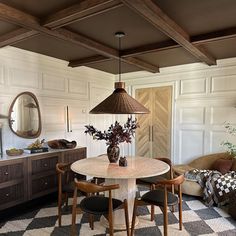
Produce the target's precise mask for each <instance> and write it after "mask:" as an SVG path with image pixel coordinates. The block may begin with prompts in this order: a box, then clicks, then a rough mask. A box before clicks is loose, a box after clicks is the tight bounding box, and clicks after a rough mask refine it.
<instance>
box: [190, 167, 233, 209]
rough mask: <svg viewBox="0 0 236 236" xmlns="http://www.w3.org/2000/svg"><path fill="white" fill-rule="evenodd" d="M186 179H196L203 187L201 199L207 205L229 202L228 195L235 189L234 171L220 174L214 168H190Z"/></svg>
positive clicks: (219, 204)
mask: <svg viewBox="0 0 236 236" xmlns="http://www.w3.org/2000/svg"><path fill="white" fill-rule="evenodd" d="M185 178H186V179H192V180H194V179H195V180H196V181H197V182H198V183H199V184H200V186H201V187H202V188H203V200H204V202H205V204H206V205H207V206H212V205H213V204H216V205H218V206H221V205H224V204H226V203H228V202H229V198H230V195H231V194H232V192H233V191H235V190H236V171H230V172H228V173H226V174H225V175H222V174H221V173H220V172H219V171H215V170H198V169H194V170H190V171H187V172H186V173H185Z"/></svg>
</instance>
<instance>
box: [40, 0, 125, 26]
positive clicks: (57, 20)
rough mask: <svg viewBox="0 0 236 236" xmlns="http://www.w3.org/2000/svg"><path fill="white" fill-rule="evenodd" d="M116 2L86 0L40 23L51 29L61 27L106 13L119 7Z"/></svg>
mask: <svg viewBox="0 0 236 236" xmlns="http://www.w3.org/2000/svg"><path fill="white" fill-rule="evenodd" d="M122 5H123V3H122V2H120V1H118V0H86V1H80V2H79V3H77V4H75V5H72V6H70V7H68V8H66V9H63V10H61V11H58V12H56V13H54V14H52V15H50V16H48V17H47V18H46V19H45V20H44V21H43V22H42V23H43V25H44V26H46V27H49V28H51V29H56V28H58V27H62V26H65V25H68V24H71V23H73V22H76V21H78V20H82V19H85V18H87V17H91V16H94V15H97V14H101V13H104V12H106V11H109V10H112V9H115V8H117V7H121V6H122Z"/></svg>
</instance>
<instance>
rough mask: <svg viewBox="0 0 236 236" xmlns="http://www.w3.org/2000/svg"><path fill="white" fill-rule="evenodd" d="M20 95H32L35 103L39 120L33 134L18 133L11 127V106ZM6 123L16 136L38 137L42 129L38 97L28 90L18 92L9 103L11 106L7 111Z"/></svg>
mask: <svg viewBox="0 0 236 236" xmlns="http://www.w3.org/2000/svg"><path fill="white" fill-rule="evenodd" d="M22 95H28V96H30V97H32V98H33V100H34V102H35V104H36V107H37V110H38V119H39V120H38V122H39V124H38V130H37V132H36V133H35V134H33V135H27V134H19V133H17V132H16V131H15V130H14V129H13V128H12V112H13V107H14V105H15V102H16V100H17V99H18V98H19V97H20V96H22ZM8 123H9V127H10V129H11V131H12V132H13V133H14V134H15V135H17V136H19V137H21V138H27V139H33V138H37V137H39V135H40V134H41V131H42V121H41V113H40V108H39V103H38V99H37V98H36V96H35V95H34V94H33V93H31V92H28V91H27V92H22V93H20V94H18V95H17V96H16V97H15V99H14V100H13V102H12V103H11V106H10V109H9V113H8Z"/></svg>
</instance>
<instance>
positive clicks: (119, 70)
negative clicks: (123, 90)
mask: <svg viewBox="0 0 236 236" xmlns="http://www.w3.org/2000/svg"><path fill="white" fill-rule="evenodd" d="M120 50H121V37H119V69H118V72H119V82H121V56H120Z"/></svg>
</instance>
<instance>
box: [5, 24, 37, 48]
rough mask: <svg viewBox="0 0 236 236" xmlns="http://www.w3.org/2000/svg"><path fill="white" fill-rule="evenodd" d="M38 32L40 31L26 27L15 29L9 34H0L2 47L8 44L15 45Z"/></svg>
mask: <svg viewBox="0 0 236 236" xmlns="http://www.w3.org/2000/svg"><path fill="white" fill-rule="evenodd" d="M38 34H39V33H38V32H37V31H35V30H29V29H25V28H20V29H16V30H13V31H11V32H9V33H7V34H4V35H2V36H0V48H1V47H5V46H8V45H14V44H16V43H18V42H21V41H23V40H26V39H28V38H31V37H33V36H36V35H38Z"/></svg>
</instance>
